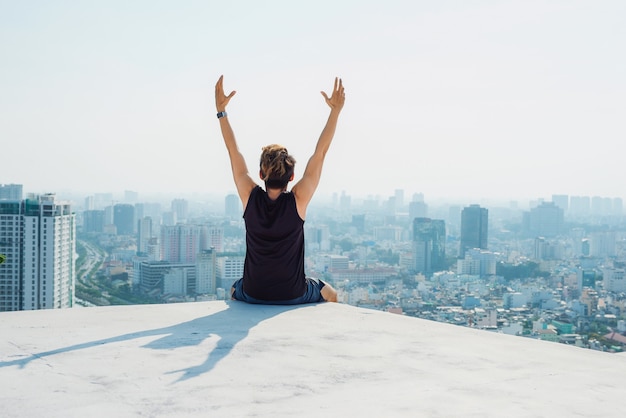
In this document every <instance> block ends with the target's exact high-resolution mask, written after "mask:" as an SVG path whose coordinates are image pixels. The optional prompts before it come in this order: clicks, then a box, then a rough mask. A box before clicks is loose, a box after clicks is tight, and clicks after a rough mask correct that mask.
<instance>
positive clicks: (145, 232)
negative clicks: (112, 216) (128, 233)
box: [137, 216, 154, 254]
mask: <svg viewBox="0 0 626 418" xmlns="http://www.w3.org/2000/svg"><path fill="white" fill-rule="evenodd" d="M152 238H154V233H153V230H152V218H151V217H149V216H146V217H145V218H142V219H140V220H139V222H138V223H137V253H139V254H147V253H148V244H149V243H150V240H151V239H152Z"/></svg>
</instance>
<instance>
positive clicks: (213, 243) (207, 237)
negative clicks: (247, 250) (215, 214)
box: [201, 225, 224, 253]
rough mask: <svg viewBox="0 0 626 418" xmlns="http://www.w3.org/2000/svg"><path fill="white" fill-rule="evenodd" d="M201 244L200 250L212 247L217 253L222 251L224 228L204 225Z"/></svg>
mask: <svg viewBox="0 0 626 418" xmlns="http://www.w3.org/2000/svg"><path fill="white" fill-rule="evenodd" d="M201 245H202V247H201V249H202V250H205V249H210V248H213V249H214V250H215V251H217V252H218V253H219V252H222V251H224V228H221V227H219V226H213V225H204V226H203V228H202V241H201Z"/></svg>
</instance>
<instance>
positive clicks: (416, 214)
mask: <svg viewBox="0 0 626 418" xmlns="http://www.w3.org/2000/svg"><path fill="white" fill-rule="evenodd" d="M426 217H428V205H427V204H426V203H425V202H423V201H417V200H414V201H412V202H409V220H410V221H411V222H413V219H415V218H426Z"/></svg>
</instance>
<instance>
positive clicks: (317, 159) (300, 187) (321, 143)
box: [292, 78, 346, 219]
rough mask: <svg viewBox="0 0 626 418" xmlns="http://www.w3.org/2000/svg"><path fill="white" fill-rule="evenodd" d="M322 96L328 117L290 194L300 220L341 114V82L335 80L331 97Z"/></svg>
mask: <svg viewBox="0 0 626 418" xmlns="http://www.w3.org/2000/svg"><path fill="white" fill-rule="evenodd" d="M322 96H324V99H325V100H326V104H328V106H329V107H330V115H329V116H328V121H327V122H326V126H324V129H323V130H322V133H321V134H320V137H319V139H318V140H317V145H316V146H315V151H314V152H313V155H312V156H311V158H309V161H308V163H307V165H306V168H305V170H304V174H303V176H302V179H300V181H299V182H298V183H297V184H296V185H294V186H293V188H292V192H293V194H294V195H295V197H296V206H297V208H298V213H299V214H300V217H301V218H302V219H305V218H306V209H307V207H308V205H309V202H310V201H311V199H312V198H313V193H315V190H316V189H317V185H318V184H319V182H320V178H321V176H322V166H323V165H324V159H325V158H326V152H328V148H330V143H331V142H332V140H333V137H334V136H335V130H336V128H337V121H338V120H339V113H341V109H343V104H344V102H345V98H346V95H345V93H344V88H343V82H342V80H341V79H338V78H335V85H334V87H333V92H332V94H331V96H330V97H328V96H327V95H326V93H324V92H322Z"/></svg>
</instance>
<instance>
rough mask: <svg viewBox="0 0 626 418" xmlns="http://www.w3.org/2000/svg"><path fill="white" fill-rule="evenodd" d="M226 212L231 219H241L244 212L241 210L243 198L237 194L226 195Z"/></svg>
mask: <svg viewBox="0 0 626 418" xmlns="http://www.w3.org/2000/svg"><path fill="white" fill-rule="evenodd" d="M224 214H225V215H226V217H227V218H230V219H239V218H241V217H242V215H243V213H242V211H241V200H239V196H237V195H236V194H232V193H231V194H229V195H226V198H225V199H224Z"/></svg>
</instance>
